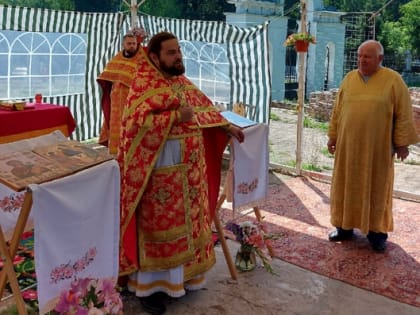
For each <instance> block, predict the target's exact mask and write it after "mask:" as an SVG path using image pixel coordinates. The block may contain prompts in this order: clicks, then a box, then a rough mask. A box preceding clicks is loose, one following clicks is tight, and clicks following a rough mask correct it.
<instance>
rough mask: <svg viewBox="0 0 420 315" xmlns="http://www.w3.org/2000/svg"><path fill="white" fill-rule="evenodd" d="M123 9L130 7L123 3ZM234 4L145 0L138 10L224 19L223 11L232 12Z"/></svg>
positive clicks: (212, 0)
mask: <svg viewBox="0 0 420 315" xmlns="http://www.w3.org/2000/svg"><path fill="white" fill-rule="evenodd" d="M122 10H123V11H129V10H130V8H129V7H128V6H127V5H126V4H124V5H123V9H122ZM234 11H235V6H234V5H233V4H228V3H227V1H226V0H186V1H177V0H146V1H145V2H144V3H143V4H142V5H141V7H140V8H139V12H140V13H143V14H150V15H154V16H163V17H171V18H177V19H189V20H206V21H224V20H225V15H224V12H234Z"/></svg>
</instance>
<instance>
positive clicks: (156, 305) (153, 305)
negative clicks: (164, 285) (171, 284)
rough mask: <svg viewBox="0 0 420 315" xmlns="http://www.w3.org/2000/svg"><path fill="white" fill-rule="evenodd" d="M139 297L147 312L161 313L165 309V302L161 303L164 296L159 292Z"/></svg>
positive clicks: (157, 314)
mask: <svg viewBox="0 0 420 315" xmlns="http://www.w3.org/2000/svg"><path fill="white" fill-rule="evenodd" d="M139 299H140V303H141V305H142V306H143V308H144V310H145V311H146V312H147V313H149V314H152V315H162V314H163V313H165V311H166V307H165V304H164V303H163V301H164V297H163V295H162V294H161V293H160V292H158V293H153V294H152V295H150V296H146V297H141V298H139Z"/></svg>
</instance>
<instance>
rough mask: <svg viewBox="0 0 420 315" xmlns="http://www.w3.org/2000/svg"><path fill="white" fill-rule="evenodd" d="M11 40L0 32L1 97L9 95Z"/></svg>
mask: <svg viewBox="0 0 420 315" xmlns="http://www.w3.org/2000/svg"><path fill="white" fill-rule="evenodd" d="M9 50H10V46H9V42H8V41H7V38H6V37H5V36H4V35H3V34H2V33H0V65H1V66H0V99H1V98H2V95H8V92H7V87H8V84H7V80H8V78H7V77H8V73H9V71H10V70H9V62H8V59H9Z"/></svg>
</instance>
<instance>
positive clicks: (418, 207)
mask: <svg viewBox="0 0 420 315" xmlns="http://www.w3.org/2000/svg"><path fill="white" fill-rule="evenodd" d="M329 189H330V186H329V184H325V183H322V182H318V181H313V180H311V179H307V178H302V177H298V178H291V179H288V180H286V181H285V182H284V184H280V185H275V186H274V185H273V186H271V187H270V191H269V200H268V201H267V203H266V204H265V205H264V206H261V207H260V211H261V213H262V215H263V217H264V221H265V222H266V223H267V225H268V228H269V231H270V232H272V233H276V234H280V235H281V237H280V239H278V240H276V241H275V243H274V249H275V253H276V256H277V257H278V258H280V259H282V260H284V261H287V262H289V263H292V264H295V265H297V266H300V267H302V268H304V269H307V270H311V271H313V272H316V273H319V274H321V275H324V276H327V277H330V278H333V279H337V280H341V281H344V282H347V283H349V284H351V285H354V286H357V287H360V288H363V289H366V290H370V291H373V292H375V293H377V294H381V295H384V296H387V297H389V298H391V299H394V300H397V301H400V302H403V303H407V304H411V305H414V306H418V307H420V294H419V292H420V232H419V227H420V203H417V202H409V201H404V200H400V199H394V232H392V233H389V237H388V242H387V244H388V247H387V250H386V251H385V253H376V252H373V251H372V249H371V247H370V245H369V243H368V241H367V239H366V238H365V237H364V236H363V235H362V234H361V233H360V232H359V231H357V230H356V231H355V232H356V237H355V238H354V239H353V240H352V241H346V242H342V243H332V242H329V241H328V238H327V234H328V232H330V231H331V230H332V226H331V224H330V222H329ZM235 215H238V214H235ZM252 216H253V214H252ZM231 218H232V213H231V210H229V209H226V208H223V209H222V211H221V219H222V221H227V220H228V219H231ZM248 219H249V218H248Z"/></svg>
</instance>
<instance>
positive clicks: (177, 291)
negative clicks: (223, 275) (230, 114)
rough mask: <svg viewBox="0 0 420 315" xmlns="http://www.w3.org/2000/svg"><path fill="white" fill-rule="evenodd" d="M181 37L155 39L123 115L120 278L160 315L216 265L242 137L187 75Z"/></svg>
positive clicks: (197, 285) (201, 283)
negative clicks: (231, 151)
mask: <svg viewBox="0 0 420 315" xmlns="http://www.w3.org/2000/svg"><path fill="white" fill-rule="evenodd" d="M184 71H185V69H184V65H183V61H182V53H181V49H180V46H179V43H178V40H177V38H176V37H175V36H174V35H173V34H171V33H167V32H162V33H158V34H156V35H155V36H154V37H153V38H152V39H151V40H150V42H149V44H148V47H147V56H146V55H144V58H142V60H141V61H140V63H139V66H138V70H137V73H136V76H135V78H134V80H133V84H132V86H131V89H130V93H129V95H128V104H127V107H125V109H124V112H123V119H122V133H121V136H122V137H121V142H120V146H119V150H118V155H117V159H118V162H119V164H120V167H121V178H122V180H121V181H122V183H121V238H120V242H121V246H120V275H121V276H122V275H129V281H128V289H129V290H130V291H132V292H135V294H136V295H137V296H138V297H140V300H141V303H142V305H143V306H144V308H145V310H146V311H148V312H149V313H151V314H162V313H163V312H164V311H165V308H166V307H165V305H164V303H163V300H162V293H163V294H165V295H169V296H171V297H175V298H177V297H181V296H183V295H184V294H185V290H196V289H200V288H202V287H203V286H204V284H205V278H204V274H205V272H206V271H208V270H209V269H210V268H211V267H212V266H213V265H214V264H215V253H214V249H213V241H212V237H211V234H212V232H211V224H212V220H213V217H214V215H215V213H214V212H215V207H216V202H217V197H218V192H219V187H220V171H221V158H222V155H223V151H224V149H225V146H226V144H227V141H228V137H229V136H233V137H235V138H237V139H238V141H239V142H242V141H243V140H244V134H243V132H242V130H241V129H240V128H238V127H235V126H233V125H230V124H229V123H228V122H227V121H226V120H225V119H224V118H223V117H222V115H221V114H220V112H219V111H218V110H217V109H216V108H215V107H214V106H213V104H212V103H211V101H210V100H209V99H208V98H207V97H206V96H205V95H204V94H203V93H202V92H201V91H200V90H199V89H198V88H197V87H196V86H194V84H192V83H191V82H190V81H189V80H188V79H187V78H186V77H185V76H184V75H183V74H184Z"/></svg>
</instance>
